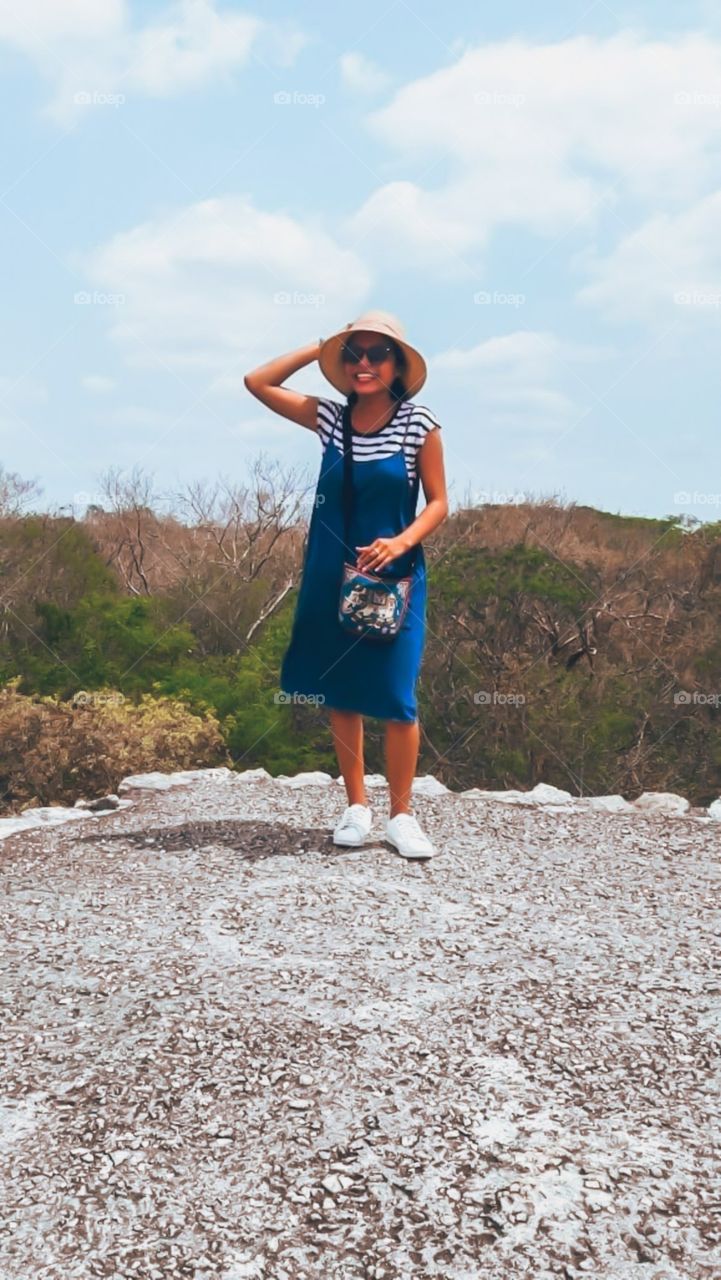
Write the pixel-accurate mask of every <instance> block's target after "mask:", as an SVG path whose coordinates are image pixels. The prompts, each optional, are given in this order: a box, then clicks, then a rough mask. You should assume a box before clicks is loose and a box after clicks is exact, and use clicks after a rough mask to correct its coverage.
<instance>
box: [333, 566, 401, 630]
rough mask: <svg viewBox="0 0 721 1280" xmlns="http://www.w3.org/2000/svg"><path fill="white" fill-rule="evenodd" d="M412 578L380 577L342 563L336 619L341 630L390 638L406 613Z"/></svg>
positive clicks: (399, 627) (398, 627)
mask: <svg viewBox="0 0 721 1280" xmlns="http://www.w3.org/2000/svg"><path fill="white" fill-rule="evenodd" d="M412 582H413V579H412V578H410V577H408V578H381V577H380V576H379V575H378V574H377V573H370V572H369V571H368V570H366V572H365V573H361V572H360V571H359V570H358V569H356V568H354V566H353V565H352V564H348V562H347V561H346V562H345V563H344V565H343V581H342V583H341V592H340V602H339V605H338V621H339V622H340V624H341V626H342V628H343V630H344V631H348V632H350V634H351V635H356V636H364V637H365V638H366V639H368V640H392V639H393V637H394V636H396V635H397V634H398V632H399V631H400V629H401V626H402V625H403V619H404V618H405V616H406V611H407V609H408V602H409V600H410V596H411V585H412Z"/></svg>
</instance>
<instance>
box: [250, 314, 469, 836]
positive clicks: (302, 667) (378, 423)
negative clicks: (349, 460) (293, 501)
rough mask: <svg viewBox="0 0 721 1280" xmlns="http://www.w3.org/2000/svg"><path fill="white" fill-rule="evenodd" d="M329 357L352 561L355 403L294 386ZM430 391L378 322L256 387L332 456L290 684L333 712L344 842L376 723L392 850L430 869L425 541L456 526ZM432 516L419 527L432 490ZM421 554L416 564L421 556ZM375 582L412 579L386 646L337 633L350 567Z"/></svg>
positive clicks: (339, 832)
mask: <svg viewBox="0 0 721 1280" xmlns="http://www.w3.org/2000/svg"><path fill="white" fill-rule="evenodd" d="M315 359H317V360H318V363H319V365H320V368H321V370H322V372H323V373H324V375H325V377H326V378H327V379H328V381H329V382H330V383H331V384H332V385H333V386H334V387H335V388H336V389H337V390H338V391H340V392H341V393H342V394H343V396H344V397H345V402H346V403H347V405H348V406H349V410H350V422H351V429H352V442H353V454H352V456H353V494H354V504H353V520H352V523H351V526H350V547H349V548H348V549H347V550H346V544H345V540H344V523H343V431H342V419H343V409H344V404H343V403H342V402H339V401H337V400H328V399H326V398H324V397H322V396H320V397H319V396H306V395H302V394H301V393H300V392H297V391H291V390H289V389H288V388H287V387H283V386H282V385H281V384H282V383H283V382H285V380H286V379H287V378H289V377H290V376H291V375H292V374H294V373H296V372H297V370H298V369H302V368H303V367H304V366H305V365H308V364H310V363H311V362H312V361H313V360H315ZM425 379H426V364H425V361H424V359H423V357H422V356H421V355H420V353H419V352H418V351H416V349H415V348H414V347H412V346H411V345H410V343H408V342H406V341H405V339H404V335H403V328H402V326H401V324H400V323H399V321H398V320H397V319H396V318H395V317H394V316H392V315H389V314H388V313H387V312H384V311H368V312H365V313H364V314H363V315H361V316H359V318H358V319H357V320H356V321H354V322H353V323H352V324H349V325H346V327H345V329H343V330H341V331H340V332H339V333H336V334H334V335H333V336H332V337H330V338H327V339H325V340H323V339H321V340H320V341H319V342H317V343H316V342H313V343H311V344H310V346H307V347H301V348H300V350H298V351H292V352H290V353H289V354H288V355H283V356H278V357H277V359H275V360H271V361H270V362H269V363H268V364H264V365H261V366H260V367H259V368H258V369H254V370H253V371H252V373H249V374H247V375H246V378H245V385H246V387H247V388H248V390H249V391H251V392H252V394H253V395H254V396H256V397H257V398H258V400H261V401H262V402H263V404H266V405H268V407H269V408H270V409H273V410H274V411H275V412H276V413H280V414H282V415H283V417H285V418H290V419H292V421H293V422H298V423H300V425H301V426H304V427H308V428H309V429H310V430H311V431H316V432H317V434H318V435H319V436H320V438H321V442H322V445H323V457H322V462H321V468H320V474H319V477H318V483H317V488H316V492H315V500H314V506H313V514H312V517H311V521H310V528H309V531H308V541H307V545H306V551H305V561H304V565H303V575H302V580H301V585H300V590H299V593H298V599H297V602H296V610H295V617H294V621H293V629H292V634H291V640H290V644H289V646H288V649H287V650H286V653H285V656H284V658H283V664H282V668H281V676H280V686H281V689H283V690H284V691H285V692H286V693H289V694H297V693H302V694H306V695H312V696H315V697H317V698H319V699H321V700H322V701H323V702H324V703H325V704H326V705H327V706H328V708H329V710H330V720H331V728H332V733H333V741H334V746H335V751H336V755H337V757H338V764H339V767H340V771H341V774H342V776H343V781H344V783H345V787H346V793H347V800H348V804H347V807H346V809H345V812H344V813H343V815H342V817H341V818H340V821H339V822H338V823H337V825H336V827H335V829H334V831H333V840H334V843H335V844H341V845H359V844H362V843H363V841H364V840H365V839H366V837H367V836H368V835H369V833H370V830H371V824H372V814H371V810H370V806H369V805H368V798H367V795H366V790H365V764H364V760H363V716H364V715H366V716H373V717H374V718H377V719H381V720H384V721H385V722H386V730H385V756H386V773H387V776H388V785H389V789H390V815H389V818H388V820H387V822H386V827H385V835H386V838H387V839H388V840H389V841H390V842H391V844H393V845H394V846H395V848H396V849H397V851H398V852H399V853H400V854H401V855H402V856H403V857H408V858H429V857H431V856H432V854H433V853H434V852H435V850H434V848H433V845H432V843H431V841H430V840H429V839H428V837H427V836H426V835H425V833H424V832H423V831H422V830H421V828H420V825H419V823H418V821H417V819H416V817H415V816H414V815H413V814H412V813H411V809H410V796H411V787H412V783H413V778H414V777H415V771H416V763H417V760H418V748H419V741H420V733H419V727H418V717H417V708H416V697H415V686H416V680H417V677H418V672H419V669H420V664H421V658H422V654H423V648H424V641H425V625H426V571H425V557H424V553H423V547H422V545H421V539H422V538H424V537H425V536H426V534H429V533H431V532H432V530H433V529H435V528H436V526H437V525H439V524H440V523H441V521H442V520H444V519H445V517H446V516H447V514H448V500H447V495H446V483H445V475H444V466H443V446H442V444H441V440H440V436H439V429H440V423H439V422H437V420H436V419H435V417H434V416H433V414H432V413H431V412H430V410H428V409H426V408H424V407H423V406H421V405H416V404H414V403H413V402H412V400H411V399H410V397H411V396H412V395H415V394H417V392H418V391H419V390H420V388H421V386H422V385H423V383H424V382H425ZM421 482H422V484H423V491H424V495H425V498H426V506H425V507H424V509H423V511H422V512H421V514H420V515H419V516H417V517H416V514H415V512H416V504H417V499H418V490H419V483H421ZM414 548H416V550H415V563H413V560H414V553H413V549H414ZM354 549H355V551H357V552H358V555H357V558H355V567H356V568H357V569H358V570H361V571H365V570H370V571H371V572H373V573H378V574H381V575H382V574H384V573H386V572H387V573H388V574H389V575H394V576H395V575H398V576H402V575H406V574H409V573H412V588H411V595H410V602H409V606H408V610H407V613H406V615H405V619H404V621H403V624H402V627H401V630H400V631H399V632H398V634H397V635H396V636H394V638H393V639H392V640H389V641H386V642H384V643H383V642H382V643H379V642H378V641H372V640H368V639H365V638H363V637H358V636H354V635H349V634H348V633H347V632H345V631H344V630H343V629H342V628H341V626H340V624H339V622H338V601H339V594H340V584H341V577H342V569H343V562H344V560H349V561H351V562H353V559H354V556H353V550H354Z"/></svg>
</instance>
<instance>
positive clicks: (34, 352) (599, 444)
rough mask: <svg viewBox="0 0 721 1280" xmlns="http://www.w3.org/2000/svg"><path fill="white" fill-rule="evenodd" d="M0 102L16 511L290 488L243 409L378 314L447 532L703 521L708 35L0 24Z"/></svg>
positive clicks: (592, 25)
mask: <svg viewBox="0 0 721 1280" xmlns="http://www.w3.org/2000/svg"><path fill="white" fill-rule="evenodd" d="M0 76H1V82H2V86H3V111H2V153H1V154H2V165H1V168H0V232H1V238H0V246H1V247H0V255H1V258H2V276H3V288H2V292H1V294H0V306H1V307H2V311H3V325H2V333H3V343H2V353H1V355H0V464H1V465H2V466H3V467H4V468H5V469H6V470H8V471H12V472H16V473H18V474H19V475H21V476H22V477H24V478H26V479H33V480H36V481H37V483H38V484H39V486H40V487H41V492H42V503H41V505H43V506H45V507H46V508H49V509H54V510H61V509H62V510H71V511H73V512H75V513H76V514H78V515H81V514H82V512H83V510H84V508H85V506H86V505H87V504H88V503H90V502H102V500H103V499H102V492H101V478H102V476H103V474H104V473H105V472H107V470H108V469H109V468H110V467H115V468H116V469H119V470H120V472H121V473H123V474H128V475H129V474H130V473H131V472H132V470H133V469H134V468H140V469H141V470H142V471H143V472H144V473H145V474H148V475H150V476H151V477H152V480H153V484H154V486H155V489H156V492H158V493H160V494H171V493H173V492H176V491H178V490H180V489H182V488H183V486H184V485H186V484H188V483H190V482H193V481H196V480H199V479H208V480H212V479H214V478H217V477H219V476H223V477H226V478H228V479H230V480H231V481H232V482H238V483H242V482H243V480H244V477H246V476H247V474H248V468H249V466H250V465H251V464H252V463H253V461H254V460H255V459H257V458H258V456H259V455H260V454H261V453H262V454H265V455H266V456H270V457H272V458H274V459H277V460H278V461H279V462H280V463H281V464H282V465H284V466H288V467H294V468H295V467H297V468H298V469H299V472H300V473H301V474H304V475H305V476H306V478H310V480H311V481H312V479H313V478H314V476H315V475H316V474H317V470H318V466H319V462H320V441H319V439H318V437H316V436H315V435H314V434H312V433H311V432H308V431H306V430H304V429H303V428H302V427H299V426H297V425H296V424H294V423H292V422H289V421H288V420H286V419H283V418H282V417H280V416H278V415H277V414H274V413H272V412H271V411H270V410H268V409H266V408H265V407H264V406H262V405H260V404H259V402H258V401H257V400H255V399H254V398H253V397H252V396H251V395H250V394H249V393H248V391H247V390H246V388H245V386H244V383H243V376H244V374H245V373H246V372H248V371H249V370H250V369H252V368H254V367H256V366H257V365H259V364H262V363H264V362H265V361H267V360H270V359H271V358H273V357H274V356H277V355H280V354H282V353H285V352H290V351H294V350H296V349H297V348H301V347H304V346H306V345H307V344H308V343H310V342H313V341H315V340H317V338H319V337H326V336H328V335H329V334H330V333H333V332H335V331H337V330H338V329H340V328H342V327H343V326H344V325H345V324H347V323H348V322H349V321H351V320H353V319H355V318H356V316H358V315H359V314H360V313H361V312H363V311H365V310H367V309H370V308H374V309H375V308H380V309H382V310H385V311H389V312H391V313H392V314H394V315H396V316H398V318H399V319H400V320H401V323H402V324H403V326H404V329H405V334H406V337H407V338H408V340H409V341H410V342H412V343H413V344H414V345H415V346H417V347H418V348H419V349H420V351H421V352H422V353H423V355H424V357H425V359H426V361H427V364H428V379H427V382H426V383H425V385H424V387H423V388H422V389H421V391H420V392H419V393H418V394H417V395H416V397H415V399H416V402H417V403H418V404H423V405H425V406H427V407H428V408H430V409H431V410H432V411H433V413H434V414H435V415H436V417H437V418H438V420H439V421H440V422H441V424H442V439H443V445H444V458H445V467H446V476H447V481H448V492H449V499H450V502H451V507H452V509H453V508H455V507H457V506H458V505H461V504H465V503H468V502H517V501H522V500H524V499H526V498H532V499H539V498H543V497H550V496H552V495H555V496H556V497H558V498H559V499H561V500H562V501H564V502H569V501H572V502H576V503H579V504H584V505H591V506H594V507H598V508H600V509H602V510H605V511H611V512H617V513H621V514H627V515H645V516H657V517H662V516H667V515H670V514H674V515H680V514H682V513H686V514H688V515H691V516H695V517H697V518H698V519H700V520H704V521H705V520H716V519H719V518H721V515H720V513H719V503H721V468H720V467H719V463H720V462H721V446H720V444H719V432H718V428H717V421H718V406H719V400H720V395H719V392H720V390H721V387H720V385H719V384H720V375H719V350H720V337H721V332H720V331H721V234H720V232H721V10H719V8H718V6H717V5H716V4H715V3H710V2H707V0H704V2H699V0H687V2H686V3H685V4H684V5H682V6H681V5H678V4H671V3H669V2H667V0H648V2H645V0H644V2H642V0H638V2H637V3H630V4H622V3H620V2H616V0H614V3H613V5H611V4H608V3H605V0H597V2H596V3H589V2H588V0H579V2H578V3H575V2H572V0H556V2H555V3H554V4H553V5H552V6H545V5H543V6H542V5H538V4H537V3H536V2H535V0H517V2H516V3H513V2H512V0H510V2H509V3H506V4H505V5H497V4H489V3H478V2H477V0H475V2H473V3H472V2H471V0H469V2H468V3H465V2H463V3H461V2H457V0H448V3H445V4H443V5H439V4H438V3H437V0H433V3H431V0H412V3H407V2H406V0H391V2H390V3H374V2H373V0H369V3H367V4H365V5H361V6H357V5H331V4H322V3H317V2H314V0H310V2H309V3H306V4H304V5H302V6H299V5H292V4H291V3H289V2H286V3H279V2H274V0H265V3H264V4H263V5H262V6H261V5H257V7H245V6H244V5H243V6H241V5H240V4H236V3H224V4H222V3H220V2H218V3H211V0H173V2H171V3H168V4H156V3H154V2H153V0H145V2H144V3H143V4H139V3H128V2H127V0H62V4H60V3H58V0H24V3H23V4H22V5H18V4H17V3H16V0H12V2H11V0H0ZM287 385H288V386H291V387H294V388H296V389H298V390H300V391H305V392H307V393H309V394H315V395H326V396H329V397H331V398H334V399H340V398H341V397H340V394H339V393H338V392H337V391H336V390H335V389H334V388H333V387H331V385H330V384H329V383H328V382H326V380H325V379H324V377H323V375H322V374H321V372H320V369H319V368H318V365H317V363H316V362H313V363H311V364H309V365H308V366H307V367H305V368H303V369H301V370H300V371H299V372H297V373H296V374H294V375H293V376H292V377H291V378H290V379H289V380H288V383H287Z"/></svg>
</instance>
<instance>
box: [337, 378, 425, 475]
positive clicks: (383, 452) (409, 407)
mask: <svg viewBox="0 0 721 1280" xmlns="http://www.w3.org/2000/svg"><path fill="white" fill-rule="evenodd" d="M344 407H345V406H344V405H343V404H342V403H340V402H339V401H338V400H326V399H325V398H324V397H323V396H321V397H319V399H318V420H317V432H318V435H319V436H320V438H321V440H322V442H323V448H324V449H325V447H326V445H327V444H328V442H329V441H330V440H331V438H332V440H333V443H334V444H335V445H336V447H337V448H338V449H339V450H340V451H341V453H342V451H343V409H344ZM406 427H407V428H408V432H407V435H406V439H405V460H406V470H407V472H408V479H409V481H410V482H411V483H412V482H413V481H414V480H415V478H416V456H417V454H418V450H419V449H420V447H421V445H422V444H423V441H424V440H425V438H426V436H427V435H428V432H429V431H433V430H434V428H436V427H437V428H438V430H440V427H441V424H440V422H439V421H438V419H437V418H436V417H435V416H434V414H432V413H431V411H430V409H426V408H425V406H424V405H422V404H414V402H413V401H412V400H402V401H401V403H400V405H399V406H398V412H397V413H396V414H395V416H394V418H393V420H392V421H391V422H389V423H386V425H385V426H384V427H381V428H380V429H379V430H378V431H355V430H354V431H353V461H354V462H373V461H374V460H375V459H376V458H388V457H390V455H391V454H392V453H397V452H398V450H399V449H400V448H401V446H402V444H403V434H404V432H405V431H406Z"/></svg>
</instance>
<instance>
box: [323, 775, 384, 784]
mask: <svg viewBox="0 0 721 1280" xmlns="http://www.w3.org/2000/svg"><path fill="white" fill-rule="evenodd" d="M363 780H364V782H365V784H366V786H367V787H387V786H388V779H387V778H385V777H384V776H383V774H382V773H367V774H366V775H365V778H364V779H363ZM336 782H337V783H338V785H339V786H341V787H343V786H345V782H344V780H343V775H342V774H339V775H338V777H337V778H336Z"/></svg>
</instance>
